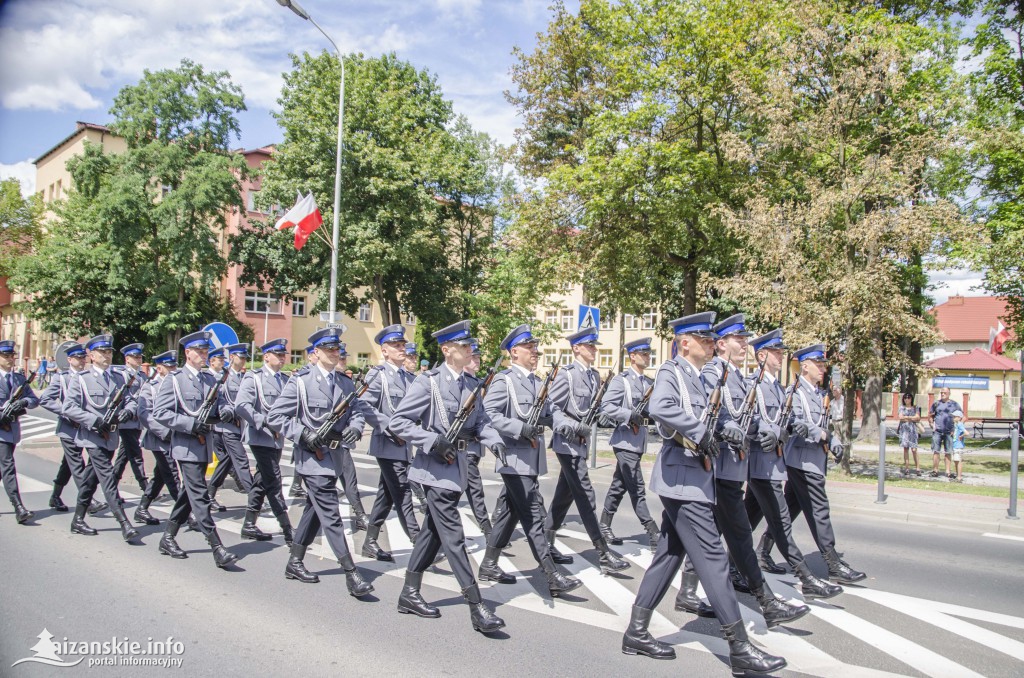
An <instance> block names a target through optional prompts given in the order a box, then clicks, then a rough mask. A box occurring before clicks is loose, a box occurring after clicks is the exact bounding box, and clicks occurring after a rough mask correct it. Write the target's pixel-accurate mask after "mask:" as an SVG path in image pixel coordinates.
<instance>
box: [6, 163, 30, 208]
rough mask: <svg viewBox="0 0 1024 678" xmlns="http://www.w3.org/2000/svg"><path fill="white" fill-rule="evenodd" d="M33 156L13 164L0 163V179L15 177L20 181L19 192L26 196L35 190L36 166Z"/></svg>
mask: <svg viewBox="0 0 1024 678" xmlns="http://www.w3.org/2000/svg"><path fill="white" fill-rule="evenodd" d="M32 160H33V158H29V159H28V160H22V161H21V162H16V163H14V164H13V165H5V164H3V163H0V179H17V180H18V181H19V182H21V194H22V195H23V196H24V197H26V198H27V197H28V196H30V195H32V194H33V193H35V191H36V166H35V164H34V163H33V162H32Z"/></svg>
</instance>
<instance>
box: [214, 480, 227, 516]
mask: <svg viewBox="0 0 1024 678" xmlns="http://www.w3.org/2000/svg"><path fill="white" fill-rule="evenodd" d="M219 489H220V488H219V487H217V486H216V485H210V510H211V511H216V512H217V513H224V512H225V511H227V508H226V507H225V506H224V504H222V503H220V502H219V501H217V490H219Z"/></svg>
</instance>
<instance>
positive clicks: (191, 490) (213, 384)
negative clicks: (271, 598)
mask: <svg viewBox="0 0 1024 678" xmlns="http://www.w3.org/2000/svg"><path fill="white" fill-rule="evenodd" d="M211 336H212V334H211V333H210V332H207V331H199V332H193V333H192V334H189V335H186V336H184V337H182V338H181V339H180V340H179V342H178V343H179V344H180V345H181V347H182V348H183V349H184V350H185V365H184V367H182V368H181V369H180V370H177V371H174V372H171V373H169V374H168V375H167V376H166V377H165V378H164V380H163V382H162V383H161V384H160V387H159V389H158V390H157V392H156V401H155V402H154V404H153V414H152V417H153V418H154V419H155V420H156V421H157V422H158V423H160V424H162V425H163V426H164V427H166V428H168V429H170V431H171V456H172V457H174V459H175V461H177V462H178V466H179V468H180V469H181V479H182V485H183V489H184V492H178V499H177V500H176V501H175V502H174V508H172V509H171V515H170V518H168V520H167V528H166V530H165V531H164V535H163V537H162V538H161V539H160V546H159V548H160V553H162V554H164V555H166V556H170V557H172V558H179V559H180V558H187V557H188V554H187V553H185V551H183V550H182V548H181V547H180V546H178V542H177V540H176V539H175V537H176V536H177V534H178V530H179V529H180V528H181V526H182V524H184V523H185V522H186V521H187V520H188V517H189V513H192V514H193V515H194V516H195V518H196V521H197V523H198V524H199V529H200V531H201V532H202V533H203V534H204V535H205V536H206V541H207V543H208V544H209V545H210V550H211V551H212V553H213V561H214V563H215V564H216V565H217V567H219V568H226V567H228V566H229V565H231V564H232V563H234V562H235V561H236V560H238V557H237V556H236V555H235V554H233V553H232V552H231V551H229V550H227V549H226V548H224V543H223V542H222V541H221V539H220V534H219V533H218V532H217V526H216V525H215V524H214V522H213V517H212V516H211V515H210V494H209V491H208V490H207V487H206V468H207V466H209V464H210V457H211V454H212V452H213V436H212V435H211V426H212V424H213V423H214V422H215V421H216V420H217V417H218V416H219V415H220V410H221V408H222V407H224V405H225V400H224V394H223V393H222V392H221V391H220V389H218V384H217V379H216V378H215V377H214V376H213V375H212V374H210V373H209V372H207V371H206V370H205V369H203V368H204V366H205V365H206V361H207V357H208V356H209V352H210V337H211ZM204 418H205V420H204Z"/></svg>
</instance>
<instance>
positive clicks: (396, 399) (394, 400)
mask: <svg viewBox="0 0 1024 678" xmlns="http://www.w3.org/2000/svg"><path fill="white" fill-rule="evenodd" d="M388 398H389V399H390V400H391V411H392V412H394V411H395V409H396V408H397V407H398V403H400V402H402V396H401V395H389V396H388Z"/></svg>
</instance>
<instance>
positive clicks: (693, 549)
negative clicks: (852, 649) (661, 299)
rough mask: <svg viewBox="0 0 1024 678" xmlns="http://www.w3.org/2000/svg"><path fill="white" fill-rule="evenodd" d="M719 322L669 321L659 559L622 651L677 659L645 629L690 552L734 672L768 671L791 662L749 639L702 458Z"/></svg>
mask: <svg viewBox="0 0 1024 678" xmlns="http://www.w3.org/2000/svg"><path fill="white" fill-rule="evenodd" d="M714 321H715V314H714V312H712V311H708V312H704V313H696V314H693V315H689V316H686V317H683V318H678V319H676V320H673V321H672V322H670V323H669V325H670V326H671V327H672V330H673V333H674V334H675V337H676V338H675V342H676V346H677V349H678V353H677V355H676V357H675V358H673V359H672V360H668V361H665V362H664V363H663V364H662V366H661V367H660V368H658V372H657V375H656V376H655V379H654V392H653V393H652V395H651V403H650V413H651V417H652V418H653V419H654V421H655V422H656V424H657V425H658V427H659V429H658V430H659V433H660V434H661V436H662V438H663V439H664V442H663V443H662V446H661V451H660V452H659V453H658V458H657V460H656V461H655V464H654V471H653V473H652V474H651V490H652V491H654V492H656V493H657V494H658V496H659V497H661V501H662V505H663V506H664V508H665V512H664V518H663V520H662V525H661V537H660V539H659V541H658V548H657V550H656V552H655V555H654V561H653V562H652V563H651V567H650V568H648V570H647V572H646V573H645V574H644V578H643V581H641V583H640V589H639V591H638V592H637V597H636V601H635V602H634V604H633V610H632V614H631V616H630V621H629V627H628V628H627V630H626V633H625V634H624V635H623V638H622V651H623V652H624V653H626V654H642V655H646V656H648V657H653V658H655V659H674V658H675V650H674V649H673V648H672V646H671V645H668V644H667V643H662V642H661V641H659V640H657V639H655V638H654V637H653V636H652V635H651V634H650V632H649V631H648V630H647V627H648V626H649V625H650V621H651V615H652V614H653V612H654V608H655V607H657V605H658V603H659V602H660V601H661V599H662V598H663V597H664V595H665V593H666V592H667V591H668V588H669V586H670V585H671V583H672V580H673V579H674V578H675V574H676V572H677V571H678V570H679V566H680V565H681V564H682V561H683V556H684V555H688V556H689V557H690V558H691V559H692V560H693V563H694V567H695V568H696V570H697V574H698V576H699V577H700V580H701V582H703V584H704V588H705V590H706V591H707V594H708V598H709V599H710V600H711V603H712V606H713V607H714V610H715V615H716V616H717V617H718V621H719V623H721V624H722V631H723V633H724V634H725V637H726V640H727V641H728V642H729V662H730V664H731V665H732V670H733V673H734V674H736V675H739V674H740V673H742V672H743V671H748V672H752V673H767V672H770V671H777V670H779V669H781V668H783V667H784V666H786V660H785V659H782V658H781V657H773V656H771V655H768V654H766V653H764V652H762V651H761V650H760V649H758V648H757V647H755V646H753V645H751V644H750V642H749V640H748V639H747V631H746V628H745V627H744V626H743V619H742V617H741V616H740V607H739V603H738V602H737V601H736V593H735V591H733V588H732V586H731V585H730V582H729V563H728V558H727V556H726V554H725V550H724V549H723V548H722V544H721V540H720V539H719V536H718V530H717V528H716V527H715V517H714V513H713V508H712V507H713V505H714V503H715V498H716V495H715V482H714V478H715V476H714V466H713V465H710V470H705V469H706V468H707V467H706V466H705V462H706V461H707V460H708V459H709V458H713V457H714V456H715V455H716V454H717V453H718V445H717V444H716V442H715V435H714V431H713V430H711V428H710V427H709V426H708V423H707V422H706V421H705V414H704V413H705V410H707V407H708V394H707V391H706V390H705V387H704V381H703V379H702V378H701V374H700V371H701V369H702V368H703V367H704V364H705V363H706V362H707V361H708V360H709V359H710V358H711V355H712V352H713V350H714V340H715V336H716V335H715V333H714V331H713V330H712V325H713V324H714Z"/></svg>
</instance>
